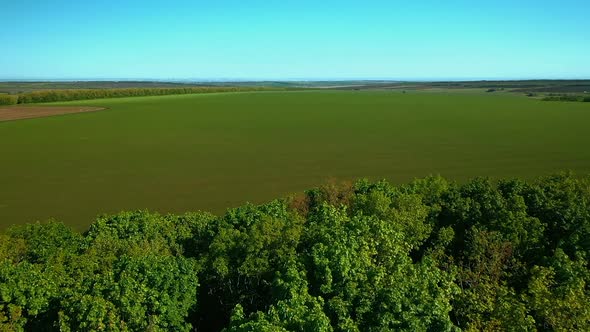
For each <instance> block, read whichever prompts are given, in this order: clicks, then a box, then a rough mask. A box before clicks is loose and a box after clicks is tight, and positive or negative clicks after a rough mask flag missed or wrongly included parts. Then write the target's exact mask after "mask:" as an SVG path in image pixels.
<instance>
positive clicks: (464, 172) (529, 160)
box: [0, 91, 590, 229]
mask: <svg viewBox="0 0 590 332" xmlns="http://www.w3.org/2000/svg"><path fill="white" fill-rule="evenodd" d="M52 105H56V104H52ZM57 105H62V106H83V107H89V106H96V107H106V108H107V109H106V110H103V111H100V112H89V113H77V114H69V115H61V116H55V117H46V118H37V119H28V120H19V121H9V122H2V123H0V151H1V152H2V153H1V154H0V186H1V189H0V228H4V227H6V226H8V225H11V224H15V223H23V222H27V221H34V220H46V219H48V218H49V217H55V218H57V219H60V220H63V221H64V222H66V223H67V224H69V225H72V226H74V227H76V228H78V229H84V228H85V227H87V225H89V224H90V222H91V221H92V220H93V218H94V217H95V216H96V215H97V214H100V213H112V212H117V211H119V210H123V209H125V210H129V209H138V208H149V209H150V210H158V211H161V212H183V211H189V210H190V211H193V210H198V209H201V210H208V211H213V212H216V213H219V212H221V211H223V210H224V209H225V208H227V207H231V206H236V205H240V204H242V203H244V202H245V201H251V202H262V201H265V200H268V199H271V198H275V197H277V196H281V195H286V194H289V193H293V192H296V191H299V190H303V189H306V188H310V187H313V186H316V185H318V184H321V183H323V182H326V181H327V180H329V179H331V178H333V179H355V178H358V177H369V178H372V179H379V178H386V179H389V180H391V181H394V182H403V181H408V180H410V179H413V178H414V177H423V176H426V175H429V174H441V175H444V176H446V177H449V178H452V179H455V180H458V181H462V180H464V179H467V178H469V177H473V176H491V177H511V176H520V177H525V178H532V177H536V176H538V175H543V174H548V173H550V172H554V171H557V170H561V169H571V170H574V171H575V172H577V173H578V174H580V175H583V174H588V173H590V149H589V148H588V147H589V146H590V130H588V128H589V127H590V104H588V103H561V102H542V101H539V100H536V99H530V98H526V97H522V96H516V95H510V94H489V93H474V92H470V93H461V92H456V93H427V92H408V93H405V94H404V93H401V92H391V91H389V92H384V91H298V92H250V93H226V94H210V95H180V96H162V97H136V98H120V99H102V100H94V101H83V102H70V103H61V104H57Z"/></svg>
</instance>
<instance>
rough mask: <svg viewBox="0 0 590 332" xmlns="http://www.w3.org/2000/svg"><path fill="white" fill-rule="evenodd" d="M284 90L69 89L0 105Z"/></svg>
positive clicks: (2, 100)
mask: <svg viewBox="0 0 590 332" xmlns="http://www.w3.org/2000/svg"><path fill="white" fill-rule="evenodd" d="M266 90H282V89H280V88H269V87H246V86H244V87H184V88H180V87H179V88H117V89H69V90H39V91H32V92H26V93H21V94H18V95H0V105H16V104H30V103H50V102H57V101H72V100H86V99H100V98H119V97H139V96H163V95H180V94H193V93H215V92H245V91H266Z"/></svg>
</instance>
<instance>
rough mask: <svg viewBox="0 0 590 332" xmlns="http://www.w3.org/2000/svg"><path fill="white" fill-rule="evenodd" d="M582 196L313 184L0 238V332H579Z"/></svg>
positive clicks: (585, 306)
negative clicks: (288, 192)
mask: <svg viewBox="0 0 590 332" xmlns="http://www.w3.org/2000/svg"><path fill="white" fill-rule="evenodd" d="M588 239H590V181H589V179H584V178H577V177H575V176H573V175H572V174H570V173H561V174H556V175H552V176H548V177H544V178H541V179H538V180H536V181H532V182H526V181H523V180H518V179H513V180H500V181H491V180H489V179H484V178H476V179H473V180H471V181H469V182H467V183H464V184H457V183H452V182H449V181H447V180H445V179H443V178H441V177H429V178H426V179H419V180H415V181H414V182H412V183H409V184H405V185H400V186H393V185H391V184H389V183H387V182H385V181H380V182H375V183H373V182H369V181H367V180H361V181H358V182H356V183H355V184H344V185H336V184H329V185H326V186H322V187H320V188H316V189H312V190H309V191H307V192H306V193H305V194H304V195H303V196H299V197H296V198H290V199H284V200H274V201H272V202H269V203H267V204H263V205H259V206H255V205H251V204H247V205H245V206H242V207H239V208H235V209H230V210H228V211H227V212H226V213H225V215H223V216H220V217H217V216H214V215H211V214H208V213H202V212H199V213H188V214H185V215H159V214H155V213H149V212H146V211H136V212H122V213H120V214H117V215H113V216H101V217H99V218H98V219H97V220H96V221H95V223H94V224H93V225H92V226H91V227H90V229H89V230H88V231H86V232H85V233H83V234H79V233H76V232H73V231H71V230H70V229H69V228H67V227H66V226H64V225H63V224H61V223H59V222H55V221H51V222H49V223H45V224H41V223H36V224H27V225H23V226H19V227H14V228H11V229H9V230H7V231H6V232H5V234H1V235H0V330H8V331H13V330H61V331H85V330H107V331H158V330H162V331H164V330H174V331H189V330H191V329H197V330H205V331H219V330H225V331H459V330H465V331H534V330H554V331H583V330H585V329H587V327H588V326H590V287H589V283H590V269H589V264H588V257H589V256H588V255H590V244H589V242H588V241H589V240H588Z"/></svg>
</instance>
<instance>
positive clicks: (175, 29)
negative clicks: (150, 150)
mask: <svg viewBox="0 0 590 332" xmlns="http://www.w3.org/2000/svg"><path fill="white" fill-rule="evenodd" d="M0 10H1V12H0V45H1V46H0V79H6V78H17V79H18V78H160V79H166V78H218V79H223V78H240V79H297V78H307V79H325V78H328V79H338V78H373V79H379V78H388V79H449V78H455V79H459V78H488V79H492V78H590V16H589V15H590V1H589V0H561V1H543V0H541V1H538V0H537V1H532V0H518V1H516V0H510V1H507V0H491V1H481V0H446V1H441V0H428V1H409V0H406V1H396V0H387V1H366V0H365V1H363V0H357V1H346V0H342V1H330V0H323V1H319V0H315V1H308V0H299V1H290V0H280V1H279V0H277V1H275V0H256V1H248V0H242V1H237V0H236V1H234V0H232V1H226V0H217V1H215V0H209V1H198V0H194V1H158V2H156V1H124V0H100V1H85V0H77V1H64V0H51V1H48V0H36V1H35V0H0Z"/></svg>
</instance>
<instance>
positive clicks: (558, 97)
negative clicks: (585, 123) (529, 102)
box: [543, 93, 590, 103]
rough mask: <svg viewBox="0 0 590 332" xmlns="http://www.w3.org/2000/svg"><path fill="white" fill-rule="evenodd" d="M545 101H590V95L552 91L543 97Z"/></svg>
mask: <svg viewBox="0 0 590 332" xmlns="http://www.w3.org/2000/svg"><path fill="white" fill-rule="evenodd" d="M543 100H544V101H576V102H585V103H590V96H580V95H571V94H555V93H550V94H548V95H547V96H546V97H544V98H543Z"/></svg>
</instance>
